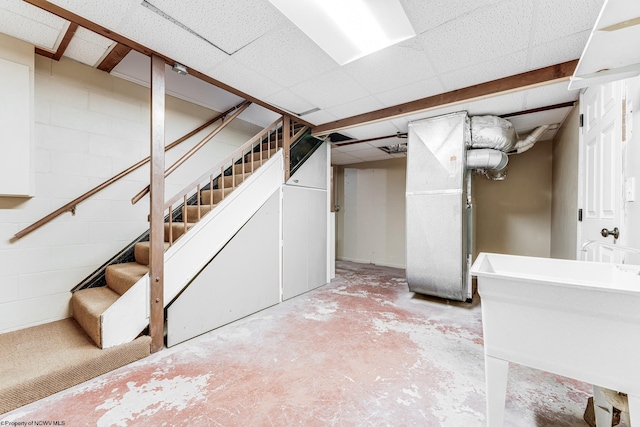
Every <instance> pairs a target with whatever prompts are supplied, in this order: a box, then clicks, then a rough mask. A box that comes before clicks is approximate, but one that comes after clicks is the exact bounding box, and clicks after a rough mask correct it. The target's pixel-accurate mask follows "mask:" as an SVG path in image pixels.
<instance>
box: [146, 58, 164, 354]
mask: <svg viewBox="0 0 640 427" xmlns="http://www.w3.org/2000/svg"><path fill="white" fill-rule="evenodd" d="M164 116H165V81H164V59H162V58H161V57H159V56H157V55H151V144H150V145H151V150H150V151H151V172H150V175H151V176H150V181H149V182H150V183H151V184H150V190H151V197H150V215H149V217H150V220H151V227H150V232H149V240H150V244H149V245H150V258H149V279H150V287H151V289H150V296H151V298H150V318H149V335H150V336H151V352H152V353H155V352H156V351H159V350H162V349H163V348H164V119H165V117H164Z"/></svg>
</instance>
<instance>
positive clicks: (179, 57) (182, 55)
mask: <svg viewBox="0 0 640 427" xmlns="http://www.w3.org/2000/svg"><path fill="white" fill-rule="evenodd" d="M118 31H119V32H120V33H121V34H123V35H125V36H126V37H128V38H130V39H133V40H135V41H137V42H138V43H140V44H142V45H144V46H146V47H148V48H150V49H153V50H155V51H156V52H159V53H162V54H163V55H166V56H168V57H170V58H172V59H173V60H175V61H178V62H180V63H182V64H184V65H186V66H188V67H191V68H194V69H196V70H206V69H210V68H212V67H213V66H214V65H216V64H218V63H219V62H221V61H223V60H224V59H226V58H227V57H228V55H226V54H225V53H224V52H222V51H221V50H219V49H217V48H215V47H214V46H212V45H211V44H209V43H207V42H206V41H204V40H202V39H200V38H198V37H196V36H194V35H193V34H191V33H189V32H188V31H186V30H184V29H183V28H180V27H179V26H177V25H176V24H174V23H172V22H170V21H168V20H166V19H164V18H162V17H161V16H160V15H157V14H156V13H154V12H152V11H151V10H150V9H148V8H146V7H144V6H137V7H135V8H134V9H132V10H131V13H130V14H129V15H128V16H127V18H125V20H124V21H123V22H122V23H121V24H120V25H119V26H118ZM185 46H188V49H185Z"/></svg>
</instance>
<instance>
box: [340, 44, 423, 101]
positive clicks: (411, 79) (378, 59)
mask: <svg viewBox="0 0 640 427" xmlns="http://www.w3.org/2000/svg"><path fill="white" fill-rule="evenodd" d="M342 68H343V69H344V70H345V71H346V72H347V73H349V74H350V75H351V76H352V77H353V78H355V79H356V80H357V81H358V82H360V83H361V84H362V86H364V88H365V89H367V90H368V91H369V93H380V92H385V91H388V90H392V89H395V88H397V87H401V86H404V85H407V84H409V83H415V82H418V81H421V80H425V79H428V78H430V77H433V76H435V71H434V69H433V67H432V66H431V63H430V62H429V59H428V57H427V54H426V52H425V51H424V48H423V47H422V45H421V43H420V42H419V41H418V40H417V39H416V38H412V39H409V40H406V41H404V42H402V43H398V44H396V45H393V46H390V47H388V48H386V49H383V50H381V51H378V52H376V53H374V54H371V55H369V56H365V57H363V58H360V59H358V60H356V61H353V62H350V63H349V64H346V65H344V66H343V67H342Z"/></svg>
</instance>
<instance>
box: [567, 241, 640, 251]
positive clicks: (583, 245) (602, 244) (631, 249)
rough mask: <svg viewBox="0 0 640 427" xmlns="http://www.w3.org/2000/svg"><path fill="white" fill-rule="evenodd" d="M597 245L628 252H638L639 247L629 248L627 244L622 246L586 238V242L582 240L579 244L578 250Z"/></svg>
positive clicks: (585, 249)
mask: <svg viewBox="0 0 640 427" xmlns="http://www.w3.org/2000/svg"><path fill="white" fill-rule="evenodd" d="M594 244H595V245H598V246H600V247H601V248H607V249H613V250H618V251H623V252H630V253H634V254H640V249H636V248H631V247H629V246H622V245H611V244H608V243H600V242H598V241H596V240H587V241H586V242H584V243H583V244H582V246H580V252H586V251H587V248H588V247H589V246H591V245H594Z"/></svg>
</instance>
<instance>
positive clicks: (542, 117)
mask: <svg viewBox="0 0 640 427" xmlns="http://www.w3.org/2000/svg"><path fill="white" fill-rule="evenodd" d="M571 108H572V107H565V108H556V109H553V110H547V111H539V112H537V113H531V114H523V115H521V116H514V117H508V118H507V120H509V121H510V122H511V123H512V124H513V127H514V128H515V129H516V132H518V135H526V134H528V133H529V132H531V131H532V130H533V129H535V128H536V127H538V126H541V125H553V124H557V123H562V122H563V121H564V119H565V118H566V117H567V114H568V113H569V111H571ZM549 133H551V131H550V130H548V131H547V132H545V136H546V135H547V134H549Z"/></svg>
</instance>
